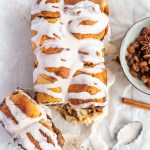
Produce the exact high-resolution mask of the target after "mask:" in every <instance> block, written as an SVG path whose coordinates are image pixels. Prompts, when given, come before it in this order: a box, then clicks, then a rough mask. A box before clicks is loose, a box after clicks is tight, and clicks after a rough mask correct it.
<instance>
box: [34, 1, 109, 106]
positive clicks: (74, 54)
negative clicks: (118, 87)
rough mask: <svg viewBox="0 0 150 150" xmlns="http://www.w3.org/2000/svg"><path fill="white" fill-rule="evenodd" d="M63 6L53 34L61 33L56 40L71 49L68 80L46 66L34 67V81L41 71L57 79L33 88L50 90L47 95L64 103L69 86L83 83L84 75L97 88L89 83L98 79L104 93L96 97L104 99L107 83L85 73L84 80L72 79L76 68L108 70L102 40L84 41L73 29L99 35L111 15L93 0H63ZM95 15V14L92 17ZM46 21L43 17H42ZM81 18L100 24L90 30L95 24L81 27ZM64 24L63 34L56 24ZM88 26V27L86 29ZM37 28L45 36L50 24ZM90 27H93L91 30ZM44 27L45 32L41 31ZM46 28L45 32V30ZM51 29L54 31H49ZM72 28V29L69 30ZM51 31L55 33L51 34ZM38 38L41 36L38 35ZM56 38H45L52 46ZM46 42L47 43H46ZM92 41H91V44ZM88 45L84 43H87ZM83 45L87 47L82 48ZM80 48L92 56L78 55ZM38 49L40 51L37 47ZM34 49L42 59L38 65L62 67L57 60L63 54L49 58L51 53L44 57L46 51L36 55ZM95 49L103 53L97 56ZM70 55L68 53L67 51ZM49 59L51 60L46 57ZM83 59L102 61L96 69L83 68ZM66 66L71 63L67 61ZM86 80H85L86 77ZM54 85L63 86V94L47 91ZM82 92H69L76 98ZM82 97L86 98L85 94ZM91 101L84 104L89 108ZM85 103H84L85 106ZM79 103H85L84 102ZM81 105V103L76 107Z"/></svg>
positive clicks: (36, 90) (93, 71)
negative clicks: (76, 0)
mask: <svg viewBox="0 0 150 150" xmlns="http://www.w3.org/2000/svg"><path fill="white" fill-rule="evenodd" d="M60 3H61V8H60V11H61V12H60V13H61V17H60V18H59V19H58V21H57V22H56V23H55V24H56V28H55V24H53V26H54V28H55V29H54V30H53V33H57V34H59V35H62V36H61V37H62V38H61V39H59V40H57V41H55V42H56V43H57V44H58V45H61V46H62V48H64V49H65V48H69V49H70V51H69V52H70V60H68V61H69V63H70V64H69V65H70V66H69V68H70V69H71V70H70V75H69V77H68V78H67V79H62V78H60V77H58V76H56V75H55V74H54V73H49V72H47V71H45V70H44V69H43V67H38V68H35V70H34V82H35V81H36V79H37V77H38V76H39V75H40V74H46V75H50V76H53V77H56V78H57V79H58V81H56V82H54V83H52V84H43V85H42V84H39V85H35V86H34V90H35V92H44V93H47V94H48V95H51V96H53V97H55V98H62V101H61V103H67V101H68V98H69V94H68V88H69V85H71V84H73V83H79V84H82V83H83V82H81V81H82V80H83V79H84V78H87V79H86V81H87V82H86V83H85V84H87V85H90V86H91V85H92V86H94V87H95V85H93V84H91V83H92V82H90V83H89V82H88V80H89V79H90V80H91V81H95V82H97V83H98V84H99V85H98V88H99V89H100V90H101V93H97V95H94V96H93V97H94V98H102V97H105V96H106V92H105V91H106V85H104V84H103V83H102V82H101V81H100V80H98V79H97V78H95V77H91V76H89V75H85V74H84V75H83V74H82V78H81V79H77V80H76V78H79V77H80V76H77V77H76V78H75V79H74V78H72V77H73V75H74V73H75V72H76V71H77V70H80V71H83V72H86V73H100V72H102V71H104V69H105V65H104V58H103V57H102V49H103V48H104V46H103V44H102V42H100V41H98V40H96V39H83V40H78V39H76V38H75V37H74V36H73V35H72V34H71V33H70V32H73V33H81V34H86V33H89V34H90V33H91V34H98V33H100V32H101V31H102V30H103V29H104V28H105V27H106V26H107V24H108V17H107V16H106V15H105V14H104V13H102V12H101V11H100V8H99V5H98V4H95V3H93V2H90V1H82V2H79V3H77V4H75V5H66V6H65V8H64V1H63V0H61V1H60ZM79 11H80V13H79V14H78V12H79ZM89 16H92V17H89ZM42 20H44V19H42ZM70 20H71V21H72V23H70V24H69V25H68V22H69V21H70ZM78 20H80V21H82V20H92V21H97V23H96V24H95V26H96V27H94V26H93V29H91V27H92V26H85V25H84V28H82V27H81V28H82V29H80V30H79V28H78V27H79V25H78V23H77V22H78ZM37 24H38V19H37ZM59 24H61V34H60V30H59V27H57V25H59ZM85 27H86V28H85ZM36 28H37V31H38V29H39V30H40V33H41V35H42V32H43V33H44V34H45V31H46V30H45V29H42V28H47V29H50V23H48V24H47V25H46V26H42V28H41V29H40V26H39V25H37V27H36ZM89 28H90V29H89ZM42 30H43V31H42ZM44 30H45V31H44ZM81 30H82V31H81ZM50 31H52V30H50ZM69 31H70V32H69ZM48 34H49V33H47V34H46V35H48ZM51 34H52V33H51ZM37 39H38V38H37ZM37 39H36V38H34V42H35V43H38V40H37ZM53 42H54V41H52V40H48V41H46V43H47V44H49V45H50V47H51V44H52V43H53ZM46 43H44V45H45V44H46ZM88 43H89V44H88ZM87 44H88V46H85V45H87ZM83 48H84V49H83ZM80 49H81V51H86V52H88V53H89V55H83V54H79V53H78V51H79V50H80ZM37 51H39V50H38V49H37ZM37 51H35V55H36V56H37V55H38V60H40V62H39V66H41V65H42V66H44V67H45V66H49V67H50V66H51V65H52V66H53V67H60V63H59V62H58V60H59V59H60V56H59V55H60V54H58V53H57V54H53V56H54V55H57V56H58V57H57V56H56V58H58V59H57V61H56V59H55V61H54V59H50V57H52V56H47V58H46V57H44V58H42V57H43V54H39V53H38V54H37V53H36V52H37ZM96 51H98V52H99V53H100V56H97V55H96V53H95V52H96ZM68 54H69V53H68ZM54 57H55V56H54ZM47 59H48V60H47ZM83 61H91V62H92V63H94V64H95V63H96V64H97V63H99V64H98V65H96V66H95V67H93V68H85V67H83ZM53 62H55V64H52V63H53ZM66 65H68V64H67V63H66ZM84 81H85V80H84ZM55 87H61V93H55V92H52V91H50V90H48V88H55ZM81 94H82V92H81V93H70V96H71V97H74V98H77V97H81V96H80V95H81ZM91 96H92V95H89V93H87V92H86V93H84V98H85V99H87V98H88V97H90V98H92V97H91ZM82 99H83V97H82ZM90 104H91V102H90V103H88V104H85V105H86V107H87V106H89V105H90ZM92 104H94V105H95V104H96V105H100V106H102V105H104V104H103V103H92ZM85 105H84V106H85ZM80 106H83V105H82V104H81V105H80ZM77 107H78V106H77Z"/></svg>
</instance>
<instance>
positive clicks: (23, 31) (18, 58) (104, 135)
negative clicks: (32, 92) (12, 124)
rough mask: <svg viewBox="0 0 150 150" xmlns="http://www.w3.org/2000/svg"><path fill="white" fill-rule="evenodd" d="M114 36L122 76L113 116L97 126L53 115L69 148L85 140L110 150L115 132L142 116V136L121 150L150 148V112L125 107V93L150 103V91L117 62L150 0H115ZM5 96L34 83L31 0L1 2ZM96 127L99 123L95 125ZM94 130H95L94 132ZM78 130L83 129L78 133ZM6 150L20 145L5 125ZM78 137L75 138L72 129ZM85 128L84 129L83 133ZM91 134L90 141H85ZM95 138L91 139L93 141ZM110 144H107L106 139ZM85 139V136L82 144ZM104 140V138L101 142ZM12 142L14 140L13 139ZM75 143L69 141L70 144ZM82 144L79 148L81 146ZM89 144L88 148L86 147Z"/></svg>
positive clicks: (1, 141)
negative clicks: (71, 122) (137, 85)
mask: <svg viewBox="0 0 150 150" xmlns="http://www.w3.org/2000/svg"><path fill="white" fill-rule="evenodd" d="M109 7H110V25H111V31H112V32H111V41H112V42H113V43H114V44H116V46H117V47H118V50H117V51H115V52H114V51H109V50H108V49H107V61H108V67H109V68H110V69H111V71H112V72H113V73H114V74H115V75H116V80H115V83H114V84H113V86H112V87H111V88H110V90H109V97H110V102H109V115H108V117H107V118H105V119H104V120H103V122H102V123H101V124H96V123H95V124H94V125H93V126H92V127H91V128H90V127H89V128H85V127H84V126H81V127H78V126H74V125H69V128H68V124H67V122H65V121H64V120H63V119H62V120H63V125H62V123H59V122H56V121H57V120H58V119H59V118H61V117H60V116H59V115H57V117H53V120H54V122H55V123H56V124H57V126H58V127H59V128H60V129H61V130H62V131H63V133H64V134H65V138H66V139H67V140H66V145H65V150H70V149H72V150H82V148H81V147H80V145H82V144H83V145H86V146H88V145H92V146H90V150H104V149H107V147H111V146H112V145H114V144H115V142H116V141H115V140H114V139H115V134H116V132H117V131H118V130H119V128H120V127H121V126H122V125H123V124H125V123H129V122H132V121H141V122H142V123H143V126H144V130H143V132H142V134H141V136H140V137H139V138H138V139H137V140H136V141H135V142H133V143H131V144H130V145H128V146H119V147H118V150H133V149H136V150H149V147H150V142H149V139H150V128H149V126H150V117H149V116H150V112H149V111H145V110H140V109H137V108H132V107H129V106H125V105H123V104H122V103H121V97H129V98H133V99H137V100H140V101H144V102H147V103H150V96H148V95H145V94H143V93H141V92H140V91H138V90H137V89H135V88H134V87H133V86H132V85H131V84H130V83H129V82H128V80H127V79H126V77H125V76H124V74H123V72H122V69H121V67H120V66H119V65H118V64H117V63H115V62H114V61H112V58H116V56H118V55H119V45H120V42H121V40H122V37H123V36H124V34H125V32H126V31H127V30H128V28H129V27H130V26H131V25H132V24H133V23H135V22H136V21H138V20H140V19H142V18H145V17H148V16H150V1H149V0H142V1H141V0H136V1H135V0H109ZM0 19H1V21H0V45H1V49H0V75H1V77H0V91H1V94H0V100H1V101H2V100H3V98H4V97H5V96H6V95H7V94H9V93H10V92H11V91H12V90H14V88H16V87H17V86H20V87H22V88H32V87H33V84H32V71H33V60H34V55H33V53H32V51H31V43H30V38H31V32H30V0H24V1H23V0H1V1H0ZM95 126H96V127H97V128H95ZM91 129H92V131H93V132H92V133H91V132H90V131H91ZM76 131H78V132H76ZM0 133H1V134H0V150H6V149H7V150H13V149H15V148H13V146H14V144H13V142H12V141H11V140H10V137H9V136H8V135H7V134H6V132H5V131H4V130H3V128H2V127H0ZM69 133H71V134H72V136H71V137H70V134H69ZM80 133H84V134H83V136H80V137H78V136H79V135H81V134H80ZM86 137H89V138H88V139H87V140H83V139H85V138H86ZM89 139H90V140H89ZM101 139H103V141H105V143H103V141H102V140H101ZM79 141H84V143H82V144H81V143H80V142H79ZM100 141H101V143H100ZM10 142H11V144H10ZM68 145H69V146H68ZM74 145H75V146H77V147H75V146H74ZM85 149H87V147H85V148H84V149H83V150H85Z"/></svg>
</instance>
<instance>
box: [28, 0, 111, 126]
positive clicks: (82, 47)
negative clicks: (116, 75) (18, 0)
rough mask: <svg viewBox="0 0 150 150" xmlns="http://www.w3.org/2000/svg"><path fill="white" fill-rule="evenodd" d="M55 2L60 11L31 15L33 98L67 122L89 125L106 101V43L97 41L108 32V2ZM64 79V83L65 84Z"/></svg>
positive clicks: (96, 0) (42, 0)
mask: <svg viewBox="0 0 150 150" xmlns="http://www.w3.org/2000/svg"><path fill="white" fill-rule="evenodd" d="M44 1H45V0H41V4H42V2H44ZM50 3H51V4H54V3H52V2H50ZM57 3H58V5H59V4H60V5H59V7H60V16H57V17H56V16H55V14H53V16H46V17H45V16H40V18H39V16H35V17H34V19H32V26H31V29H32V49H33V51H34V53H35V56H36V60H35V64H34V66H35V70H34V73H33V74H34V90H35V100H36V101H37V102H38V103H40V104H46V105H48V106H50V107H52V108H54V109H56V110H57V111H59V112H60V113H61V114H62V115H63V116H64V117H65V118H66V120H68V121H69V122H72V123H85V124H90V123H91V122H92V120H93V119H94V118H96V117H97V116H99V115H100V114H102V113H103V108H104V107H105V106H106V105H107V100H106V90H107V88H106V85H107V75H106V74H107V71H106V68H105V61H104V51H105V48H104V46H103V43H102V42H100V41H99V40H103V38H104V37H105V35H106V34H107V32H108V15H109V11H108V4H107V1H106V0H91V1H82V0H64V4H62V3H61V1H60V2H58V1H57ZM45 8H46V7H45ZM58 10H59V9H58ZM49 11H51V9H49ZM65 17H66V18H65ZM70 34H71V35H72V36H71V35H70ZM83 41H85V42H83ZM71 43H72V44H71ZM74 43H75V44H74ZM73 51H74V52H73ZM70 53H71V54H70ZM73 55H75V56H73ZM75 59H77V61H78V62H76V61H75ZM72 62H73V63H72ZM75 65H76V66H77V67H75ZM73 69H74V70H73ZM65 81H66V82H67V83H69V85H67V86H64V85H65V84H66V83H65ZM63 84H64V85H63ZM81 94H82V95H83V96H82V95H81ZM91 108H92V110H91ZM69 110H70V111H69ZM70 112H73V113H70Z"/></svg>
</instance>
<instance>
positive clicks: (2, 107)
mask: <svg viewBox="0 0 150 150" xmlns="http://www.w3.org/2000/svg"><path fill="white" fill-rule="evenodd" d="M45 116H46V115H45V114H44V112H43V110H41V109H40V107H39V106H38V105H37V104H36V103H35V102H34V101H33V100H32V99H31V98H30V97H29V96H28V95H27V94H26V93H24V92H23V91H22V90H18V89H16V90H15V91H14V92H13V93H12V94H11V95H10V96H8V97H6V98H5V99H4V101H3V102H2V103H1V104H0V121H1V122H2V123H3V126H4V127H5V129H6V130H7V131H8V132H9V133H10V134H11V135H14V134H16V133H17V132H18V131H20V130H22V129H24V128H25V127H26V126H28V125H29V124H31V123H33V122H36V121H38V120H40V119H41V118H45Z"/></svg>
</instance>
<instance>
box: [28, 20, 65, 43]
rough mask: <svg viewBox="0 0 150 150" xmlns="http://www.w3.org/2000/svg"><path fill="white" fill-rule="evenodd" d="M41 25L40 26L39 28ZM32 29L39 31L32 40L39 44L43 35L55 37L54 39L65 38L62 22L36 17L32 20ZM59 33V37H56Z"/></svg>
mask: <svg viewBox="0 0 150 150" xmlns="http://www.w3.org/2000/svg"><path fill="white" fill-rule="evenodd" d="M39 27H40V28H39ZM31 29H32V30H34V31H38V32H37V34H36V35H35V36H34V37H32V39H31V40H32V42H34V43H35V44H36V46H39V42H40V40H41V38H42V36H43V35H47V36H48V37H51V38H54V40H56V41H57V40H59V38H61V39H62V38H63V35H62V24H61V23H60V22H56V23H49V22H48V21H47V20H46V19H43V18H36V19H34V20H33V21H32V27H31ZM55 35H57V36H58V37H56V36H55Z"/></svg>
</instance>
